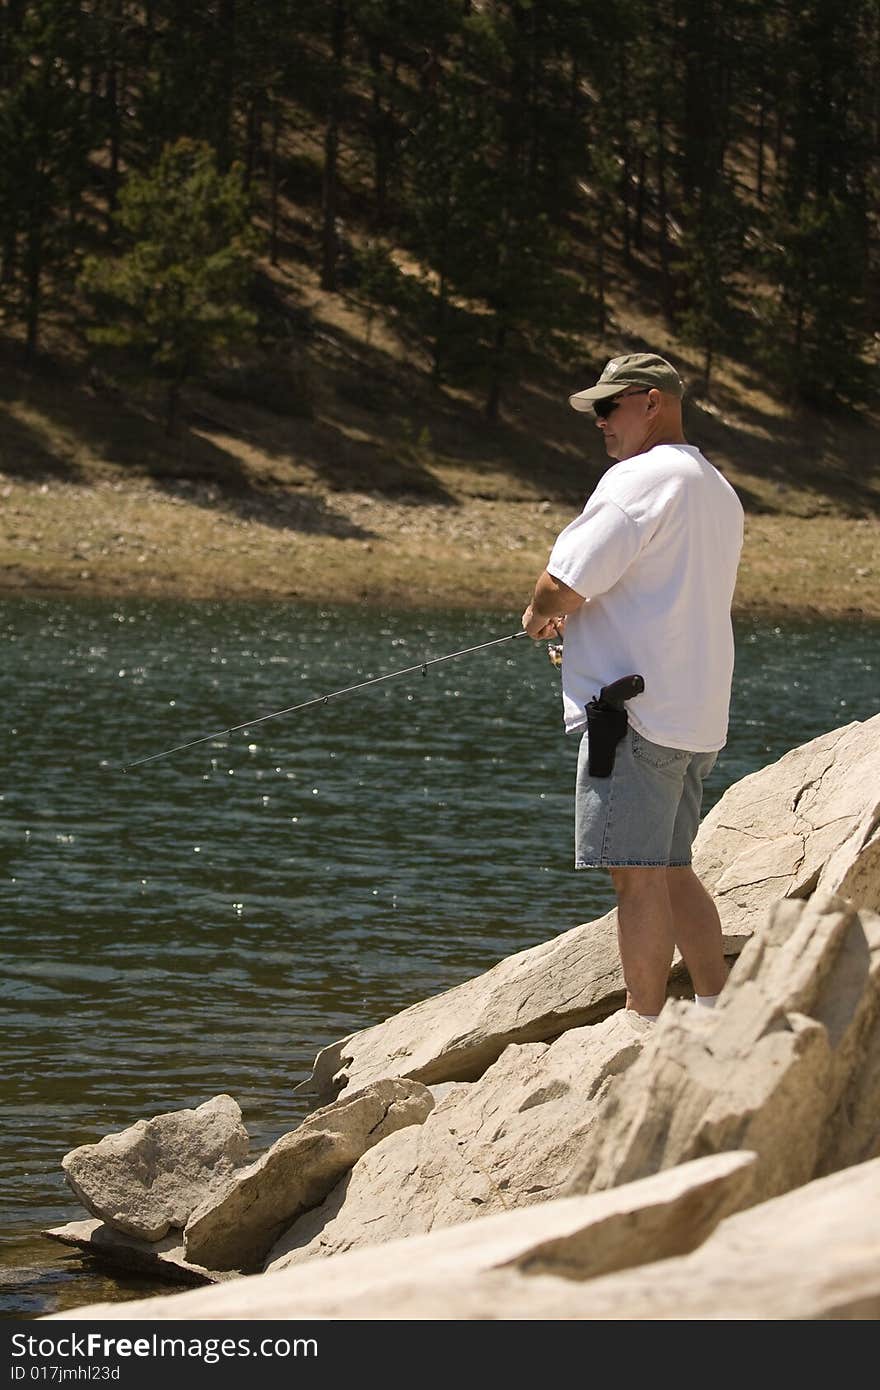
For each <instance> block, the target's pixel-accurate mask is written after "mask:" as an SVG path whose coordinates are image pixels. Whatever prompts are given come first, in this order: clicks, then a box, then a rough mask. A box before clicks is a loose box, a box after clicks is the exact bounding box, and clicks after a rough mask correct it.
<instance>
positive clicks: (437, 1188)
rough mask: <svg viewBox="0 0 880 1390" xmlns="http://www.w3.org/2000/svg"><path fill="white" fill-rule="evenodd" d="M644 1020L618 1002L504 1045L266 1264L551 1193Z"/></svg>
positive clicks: (296, 1229) (360, 1169) (391, 1142)
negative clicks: (612, 1009) (584, 1019)
mask: <svg viewBox="0 0 880 1390" xmlns="http://www.w3.org/2000/svg"><path fill="white" fill-rule="evenodd" d="M650 1028H651V1025H650V1024H648V1023H646V1022H645V1021H644V1020H643V1019H641V1018H639V1017H638V1015H637V1014H634V1013H632V1012H628V1011H626V1010H620V1011H618V1013H616V1014H614V1015H612V1017H611V1018H609V1019H606V1020H605V1021H604V1022H602V1023H599V1024H596V1025H595V1026H594V1027H592V1028H575V1029H571V1030H570V1031H569V1032H567V1033H564V1034H563V1035H562V1037H561V1038H559V1039H557V1041H556V1042H554V1043H552V1044H550V1043H526V1044H523V1045H517V1044H513V1045H511V1046H510V1047H508V1048H507V1049H506V1050H505V1052H504V1053H503V1054H502V1056H501V1057H500V1058H499V1060H498V1061H497V1062H495V1063H494V1065H493V1066H491V1067H490V1068H489V1069H488V1071H486V1072H485V1073H484V1075H483V1076H482V1077H481V1078H480V1080H479V1081H474V1082H472V1083H467V1082H462V1083H459V1084H458V1085H454V1086H452V1087H451V1088H450V1089H449V1091H448V1093H447V1094H446V1095H445V1096H444V1098H443V1099H442V1100H440V1101H439V1102H438V1104H437V1105H436V1106H435V1108H434V1109H433V1110H432V1111H431V1114H430V1115H429V1116H428V1118H427V1120H426V1121H425V1123H424V1124H423V1125H419V1126H418V1127H417V1128H411V1129H407V1130H402V1131H401V1132H400V1133H399V1134H395V1135H394V1136H393V1138H391V1139H388V1140H386V1142H385V1143H384V1144H380V1145H379V1146H378V1147H377V1148H374V1149H372V1150H370V1152H369V1153H365V1154H364V1156H363V1158H361V1159H360V1161H359V1162H358V1163H357V1164H356V1165H355V1166H354V1168H353V1169H352V1172H351V1173H350V1174H349V1175H348V1176H347V1177H346V1178H345V1179H344V1181H342V1182H341V1183H339V1185H338V1186H337V1187H336V1188H335V1189H334V1190H333V1191H332V1192H331V1193H330V1195H329V1196H328V1197H327V1199H326V1201H325V1202H323V1203H322V1204H321V1206H319V1207H315V1209H314V1210H312V1211H310V1212H308V1213H307V1214H305V1215H304V1216H301V1217H300V1219H299V1220H298V1221H297V1222H296V1223H295V1224H293V1225H292V1226H291V1228H290V1229H289V1230H288V1231H287V1232H285V1234H284V1235H283V1236H282V1237H281V1239H280V1240H279V1241H278V1243H277V1244H276V1245H275V1247H274V1248H273V1250H272V1251H271V1252H270V1254H269V1257H268V1261H267V1268H272V1269H279V1268H284V1267H286V1266H288V1265H293V1264H298V1263H301V1262H302V1261H304V1260H307V1259H309V1258H310V1257H312V1256H313V1255H333V1254H336V1253H338V1252H340V1251H344V1250H352V1249H355V1248H358V1247H360V1246H363V1245H375V1244H377V1243H378V1242H380V1241H385V1240H393V1239H396V1238H397V1237H399V1236H404V1235H412V1234H417V1233H421V1232H423V1231H431V1230H437V1229H438V1228H439V1227H441V1226H450V1225H453V1224H455V1223H458V1222H463V1221H472V1220H474V1219H476V1218H478V1217H479V1218H483V1217H486V1216H487V1215H489V1214H490V1213H492V1212H500V1211H509V1210H511V1209H512V1208H514V1207H518V1206H525V1205H529V1204H531V1203H534V1202H540V1201H546V1200H547V1199H548V1198H551V1197H555V1196H558V1194H559V1193H560V1192H561V1191H562V1189H563V1187H564V1186H565V1184H566V1182H567V1181H568V1178H569V1176H570V1174H571V1170H572V1167H573V1166H574V1164H575V1162H576V1161H577V1158H578V1155H579V1154H580V1152H581V1151H582V1149H583V1146H584V1143H585V1140H586V1137H587V1135H588V1134H589V1132H590V1128H591V1126H592V1125H593V1123H594V1122H595V1118H596V1115H597V1114H598V1111H599V1107H600V1103H601V1099H602V1096H603V1095H604V1092H605V1089H606V1088H607V1086H608V1084H609V1081H610V1079H611V1078H612V1077H614V1076H616V1075H618V1074H619V1073H620V1072H621V1071H624V1070H625V1069H626V1068H627V1067H628V1066H630V1065H631V1064H632V1063H633V1062H634V1061H635V1059H636V1058H637V1057H638V1055H639V1052H640V1051H641V1048H642V1046H643V1045H644V1042H645V1040H646V1038H648V1037H649V1036H650ZM343 1094H345V1093H343Z"/></svg>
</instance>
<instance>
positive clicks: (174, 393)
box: [165, 376, 182, 439]
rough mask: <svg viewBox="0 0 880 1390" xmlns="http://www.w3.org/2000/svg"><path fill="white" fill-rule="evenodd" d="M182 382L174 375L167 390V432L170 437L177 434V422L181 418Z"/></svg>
mask: <svg viewBox="0 0 880 1390" xmlns="http://www.w3.org/2000/svg"><path fill="white" fill-rule="evenodd" d="M181 385H182V382H181V380H180V378H179V377H176V376H175V377H172V379H171V381H169V383H168V389H167V391H166V392H165V434H166V437H167V438H168V439H173V438H174V437H175V436H176V434H177V423H178V420H179V419H180V388H181Z"/></svg>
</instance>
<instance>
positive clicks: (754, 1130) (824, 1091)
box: [565, 894, 880, 1200]
mask: <svg viewBox="0 0 880 1390" xmlns="http://www.w3.org/2000/svg"><path fill="white" fill-rule="evenodd" d="M878 1146H880V916H878V915H877V914H876V913H874V912H871V911H869V910H867V909H863V910H861V911H858V912H857V911H856V909H855V908H854V907H853V906H852V904H851V903H848V902H846V901H845V900H844V899H841V898H838V897H835V896H833V895H831V896H820V895H819V894H817V895H816V896H814V897H813V898H812V899H810V901H809V902H807V903H802V902H796V901H792V902H786V903H781V904H778V905H777V907H776V908H774V910H773V911H772V913H771V915H770V920H769V922H768V924H767V926H766V928H765V929H763V930H762V931H761V932H760V933H757V934H756V935H755V937H754V938H753V939H752V941H751V942H750V943H749V945H748V946H747V947H746V949H745V950H744V951H743V953H742V955H741V956H740V958H739V960H738V961H737V963H736V965H735V966H734V969H733V971H732V973H731V976H730V979H729V980H728V982H727V984H726V985H725V987H724V990H723V992H722V994H721V998H720V999H719V1001H718V1004H717V1006H716V1008H715V1009H714V1010H709V1009H701V1008H699V1007H698V1006H697V1005H696V1004H688V1003H684V1002H676V1001H671V1002H667V1004H666V1005H665V1007H664V1009H663V1011H662V1013H661V1014H660V1018H659V1019H658V1021H657V1024H656V1026H655V1028H654V1030H653V1032H652V1034H651V1037H650V1041H648V1042H647V1043H646V1044H645V1047H644V1048H643V1049H642V1051H641V1054H640V1056H639V1057H638V1059H637V1060H636V1061H635V1062H634V1063H633V1065H632V1067H630V1068H629V1070H628V1071H627V1072H626V1074H625V1075H623V1076H621V1077H620V1078H619V1079H618V1081H617V1083H616V1085H615V1086H613V1087H612V1088H610V1089H609V1091H608V1094H607V1096H606V1098H605V1100H604V1103H603V1107H602V1113H601V1115H600V1116H599V1118H598V1120H597V1122H596V1124H595V1125H594V1126H593V1128H592V1130H591V1132H590V1134H589V1135H588V1136H587V1137H586V1140H585V1143H584V1145H583V1148H582V1152H581V1155H580V1158H579V1161H578V1163H577V1165H576V1166H575V1168H574V1170H573V1172H572V1176H571V1181H570V1182H569V1184H568V1185H567V1187H566V1189H565V1190H566V1192H567V1193H568V1194H572V1193H576V1192H599V1191H605V1190H607V1189H608V1188H609V1187H615V1186H617V1185H618V1184H619V1183H626V1182H632V1181H633V1180H634V1179H636V1178H643V1177H647V1176H648V1175H649V1174H651V1173H656V1172H659V1171H660V1170H661V1169H664V1168H668V1167H674V1166H675V1165H676V1164H679V1163H683V1162H686V1161H687V1160H688V1159H691V1158H696V1157H702V1156H703V1155H705V1154H707V1153H720V1152H723V1151H725V1150H728V1149H733V1148H742V1149H752V1150H754V1151H755V1152H756V1153H757V1155H758V1162H757V1165H756V1169H755V1196H756V1200H764V1199H766V1198H769V1197H774V1196H776V1195H778V1194H780V1193H782V1192H787V1191H789V1190H790V1189H791V1188H793V1187H798V1186H800V1185H801V1184H803V1183H807V1182H810V1181H811V1180H812V1179H813V1178H816V1177H821V1176H824V1175H825V1174H827V1173H831V1172H834V1171H836V1170H837V1169H839V1168H844V1167H847V1166H848V1165H851V1164H857V1163H861V1162H863V1161H865V1160H866V1159H869V1158H873V1157H875V1156H876V1155H877V1153H878Z"/></svg>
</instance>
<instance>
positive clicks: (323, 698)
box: [122, 628, 527, 772]
mask: <svg viewBox="0 0 880 1390" xmlns="http://www.w3.org/2000/svg"><path fill="white" fill-rule="evenodd" d="M525 636H527V634H526V631H525V629H524V628H521V629H520V631H519V632H511V633H508V635H507V636H506V637H493V639H492V641H491V642H480V643H479V644H478V645H477V646H476V647H463V648H462V650H461V651H460V652H448V653H447V654H446V656H433V657H431V659H430V660H429V661H420V662H419V663H418V665H416V666H406V667H404V668H403V669H402V670H400V671H389V672H388V674H387V676H373V677H372V678H371V679H370V680H368V681H360V682H359V683H358V684H357V685H347V686H345V687H344V688H343V689H342V690H331V691H330V692H329V693H328V694H327V695H316V696H315V697H314V699H311V700H303V702H302V704H300V705H290V706H288V708H287V709H277V710H275V711H274V712H273V713H272V714H261V715H260V717H259V718H258V719H248V720H247V722H246V723H244V724H235V725H234V726H233V727H232V728H231V729H218V730H217V732H216V733H213V734H205V735H203V737H202V738H194V739H192V740H191V741H190V742H189V743H178V744H177V746H176V747H175V748H166V749H165V750H164V752H162V753H151V754H150V756H149V757H148V758H137V759H136V760H135V762H133V763H126V764H125V765H124V767H123V769H122V770H123V772H128V770H129V768H132V767H142V766H143V764H144V763H154V762H156V760H157V759H158V758H169V757H170V756H171V754H172V753H182V752H183V751H184V749H186V748H195V747H196V745H197V744H199V743H210V742H211V740H212V739H215V738H226V737H228V736H229V734H237V733H240V732H241V730H242V729H253V728H255V727H256V725H257V724H265V722H266V720H267V719H280V718H281V716H282V715H283V714H296V713H297V712H298V711H299V710H303V709H309V708H310V707H311V706H312V705H326V704H327V702H328V701H329V700H336V699H338V698H339V696H340V695H351V694H353V692H354V691H355V690H365V689H366V687H367V686H368V685H379V684H380V682H381V681H393V680H394V679H395V678H396V677H397V676H411V675H412V674H413V672H414V671H421V673H422V675H423V676H426V675H427V674H428V667H429V666H439V664H440V662H441V661H454V660H455V658H456V657H458V656H469V655H470V653H471V652H481V651H485V649H486V647H497V646H499V645H500V644H501V643H502V642H513V641H515V640H516V638H517V637H525Z"/></svg>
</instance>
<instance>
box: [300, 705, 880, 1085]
mask: <svg viewBox="0 0 880 1390" xmlns="http://www.w3.org/2000/svg"><path fill="white" fill-rule="evenodd" d="M878 786H880V715H876V716H875V717H874V718H873V719H869V720H866V721H865V722H864V723H853V724H848V725H846V726H845V727H844V728H841V729H835V730H833V731H832V732H830V733H827V734H823V735H822V736H821V738H816V739H813V740H812V741H811V742H810V743H806V744H804V745H803V746H801V747H799V748H795V749H793V750H792V751H791V752H790V753H786V754H785V756H784V757H782V758H780V759H779V760H778V761H777V762H775V763H771V764H770V765H769V766H767V767H765V768H762V769H761V770H760V771H759V772H755V773H752V774H751V775H750V776H748V777H744V778H743V779H742V780H741V781H740V782H737V783H735V784H734V785H733V786H732V787H730V788H729V789H728V790H727V791H726V792H725V794H724V796H722V797H721V799H720V800H719V801H718V802H717V804H716V805H715V806H714V807H713V809H712V810H711V811H710V812H709V814H708V815H707V816H706V818H705V820H704V821H703V823H702V825H701V827H700V831H699V834H698V836H697V840H696V843H695V845H694V868H695V870H696V872H697V873H698V874H699V876H700V877H701V879H702V880H703V882H704V883H705V884H706V887H707V888H708V889H709V890H710V892H712V893H713V895H714V896H715V899H716V901H717V903H718V908H719V912H720V914H721V919H722V925H723V928H724V934H725V935H724V940H725V953H726V954H727V955H728V957H730V958H733V957H736V955H737V954H738V953H739V951H740V950H741V949H742V947H743V946H744V945H745V943H746V941H748V939H749V938H750V936H751V935H752V933H753V932H754V931H755V930H756V929H757V928H758V927H759V926H760V925H761V923H762V922H763V921H764V920H765V919H766V915H767V911H768V909H769V908H770V907H771V906H772V905H773V904H774V903H776V902H779V901H780V900H781V899H783V898H803V897H807V896H809V894H810V892H811V891H812V890H813V889H814V888H815V887H816V886H817V884H818V883H819V880H820V878H821V880H822V887H823V888H824V889H825V890H827V891H834V890H835V889H838V890H840V891H841V892H845V894H846V896H848V897H853V899H854V901H855V902H856V904H857V905H860V906H866V907H871V908H873V909H874V910H878V909H880V839H878V832H877V825H878V819H880V799H878V791H877V789H878ZM686 989H687V974H686V971H685V970H684V967H683V965H682V963H681V960H680V958H679V957H678V956H676V960H675V963H674V966H673V971H672V976H671V990H670V993H672V994H676V993H680V992H684V991H685V990H686ZM623 999H624V984H623V977H622V974H621V970H620V961H619V957H618V951H617V914H616V912H610V913H608V914H606V916H604V917H602V918H600V919H598V920H597V921H594V922H588V923H585V924H583V925H581V926H578V927H573V928H571V929H570V930H569V931H566V932H563V933H561V934H560V935H559V936H556V937H553V938H552V940H550V941H546V942H544V943H543V944H542V945H540V946H535V947H532V948H531V949H529V950H527V951H520V952H518V953H517V954H516V955H513V956H510V957H508V958H507V959H506V960H503V961H501V962H499V964H498V965H496V966H493V968H492V969H491V970H488V971H486V972H485V973H484V974H482V975H478V976H475V977H474V978H473V979H471V980H466V981H465V982H464V983H463V984H461V985H457V986H456V987H455V988H454V989H450V990H446V991H445V992H444V993H442V994H439V995H436V996H434V997H433V998H430V999H426V1000H423V1001H422V1002H420V1003H418V1004H414V1005H412V1006H411V1007H410V1008H408V1009H404V1010H403V1011H402V1012H400V1013H398V1014H395V1015H394V1016H393V1017H391V1018H389V1019H386V1020H385V1022H384V1023H379V1024H376V1025H374V1026H372V1027H369V1028H365V1029H363V1030H361V1031H360V1032H356V1033H352V1034H350V1035H349V1036H348V1037H345V1038H342V1039H341V1040H340V1041H338V1042H335V1043H332V1044H331V1045H330V1046H328V1047H326V1048H324V1049H323V1050H322V1051H321V1052H319V1053H318V1056H317V1058H316V1060H315V1065H314V1068H313V1072H312V1075H311V1077H310V1078H309V1079H308V1080H307V1081H305V1082H303V1083H302V1084H301V1087H300V1088H298V1089H303V1090H307V1091H310V1092H311V1093H313V1094H314V1095H315V1096H316V1098H317V1099H318V1100H319V1101H327V1100H329V1099H332V1098H333V1097H334V1096H335V1095H337V1094H338V1093H339V1091H340V1089H342V1088H345V1087H348V1088H350V1089H357V1088H360V1087H362V1086H365V1085H368V1084H369V1083H370V1082H372V1081H375V1080H378V1079H379V1078H381V1077H384V1076H410V1077H414V1078H416V1079H418V1080H420V1081H422V1082H424V1083H425V1084H426V1085H433V1084H435V1083H436V1082H441V1081H473V1080H475V1079H476V1078H477V1077H479V1076H481V1075H482V1073H483V1072H484V1071H485V1070H486V1068H487V1067H489V1066H491V1065H492V1063H493V1062H494V1061H495V1060H496V1059H497V1058H498V1057H499V1056H500V1055H501V1053H502V1052H503V1051H504V1049H505V1047H507V1046H509V1045H510V1044H511V1043H518V1044H522V1043H530V1042H541V1041H549V1040H551V1039H553V1038H555V1037H558V1036H559V1034H560V1033H562V1032H563V1031H565V1030H566V1029H569V1028H580V1027H583V1026H584V1025H586V1024H592V1023H596V1022H598V1021H599V1020H600V1019H602V1018H606V1017H607V1016H608V1015H609V1014H611V1013H613V1012H614V1011H615V1010H616V1009H619V1008H620V1006H621V1004H622V1003H623Z"/></svg>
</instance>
